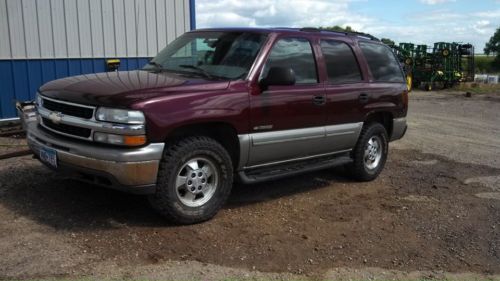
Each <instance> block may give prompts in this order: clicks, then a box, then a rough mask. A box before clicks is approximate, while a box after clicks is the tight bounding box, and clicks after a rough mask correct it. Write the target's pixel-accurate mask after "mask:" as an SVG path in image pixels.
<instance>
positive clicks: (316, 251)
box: [0, 92, 500, 280]
mask: <svg viewBox="0 0 500 281" xmlns="http://www.w3.org/2000/svg"><path fill="white" fill-rule="evenodd" d="M410 106H411V107H410V113H409V117H408V119H409V125H410V128H409V131H408V134H407V136H406V137H405V138H404V139H403V140H401V141H398V142H395V143H392V144H391V150H390V156H389V160H388V162H387V166H386V168H385V170H384V172H383V173H382V174H381V176H380V177H379V178H378V179H377V180H375V181H373V182H370V183H357V182H353V181H351V180H349V179H348V178H346V177H345V176H344V175H345V173H344V171H343V170H342V169H340V168H339V169H330V170H325V171H320V172H316V173H311V174H307V175H303V176H299V177H294V178H291V179H287V180H284V181H280V182H272V183H265V184H260V185H254V186H243V185H236V186H235V187H234V189H233V192H232V195H231V197H230V200H229V203H228V204H227V206H226V207H225V208H224V209H223V210H221V212H220V213H219V214H218V215H217V216H216V217H215V218H214V219H213V220H211V221H209V222H206V223H203V224H199V225H194V226H171V225H168V224H167V223H166V222H165V221H164V220H162V218H161V217H159V216H158V215H157V214H155V213H154V212H153V211H152V210H151V209H150V208H149V206H148V204H147V201H146V200H145V198H143V197H140V196H134V195H129V194H123V193H120V192H116V191H112V190H105V189H101V188H97V187H93V186H89V185H86V184H82V183H79V182H75V181H73V180H71V179H64V178H60V177H59V176H57V175H56V174H54V173H53V172H51V171H49V170H48V169H46V168H45V167H43V166H42V165H41V164H40V163H38V162H37V161H36V160H33V159H32V158H31V157H29V156H25V157H19V158H12V159H8V160H0V253H2V255H0V279H5V278H16V279H17V278H52V277H56V278H58V277H61V278H73V277H90V278H118V279H123V278H140V279H152V280H159V279H176V280H180V279H182V280H199V279H202V280H218V279H223V278H240V279H249V278H250V279H262V278H264V279H273V280H281V279H305V278H312V279H325V278H326V279H338V280H350V279H355V280H359V279H384V280H387V279H406V280H408V279H419V278H452V279H457V280H471V279H478V278H479V279H484V278H491V279H498V280H500V234H499V229H500V196H499V195H500V185H499V182H500V181H499V178H500V162H499V155H500V139H499V138H498V137H499V132H500V125H499V124H500V95H491V94H490V95H484V94H483V95H474V96H473V97H472V98H466V97H464V96H463V95H462V94H461V93H454V92H439V93H436V92H433V93H424V92H413V93H412V94H411V105H410ZM0 144H16V145H23V141H22V140H19V139H18V140H13V139H7V138H0ZM5 147H6V146H0V153H2V152H5V150H6V148H5ZM9 149H11V148H9Z"/></svg>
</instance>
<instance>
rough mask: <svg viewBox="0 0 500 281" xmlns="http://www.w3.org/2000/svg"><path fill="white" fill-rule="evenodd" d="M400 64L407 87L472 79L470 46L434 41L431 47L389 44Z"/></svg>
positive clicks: (445, 83)
mask: <svg viewBox="0 0 500 281" xmlns="http://www.w3.org/2000/svg"><path fill="white" fill-rule="evenodd" d="M391 47H392V48H393V50H394V52H395V54H396V55H397V57H398V58H399V60H400V62H401V64H402V65H403V67H404V70H405V73H406V77H407V82H408V89H410V90H411V88H413V87H420V86H424V88H425V90H427V91H430V90H432V89H433V88H434V87H438V86H440V87H441V88H448V87H452V86H454V85H455V84H457V83H460V82H470V81H473V80H474V72H475V69H474V46H472V45H471V44H459V43H445V42H437V43H434V46H432V47H431V46H427V45H415V44H412V43H400V44H399V45H398V46H396V45H394V46H391Z"/></svg>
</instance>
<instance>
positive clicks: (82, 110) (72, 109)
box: [43, 98, 94, 119]
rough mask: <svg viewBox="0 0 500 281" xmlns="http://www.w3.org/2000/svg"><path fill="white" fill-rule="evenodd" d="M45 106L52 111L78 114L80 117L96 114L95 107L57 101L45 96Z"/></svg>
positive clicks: (89, 116) (88, 117)
mask: <svg viewBox="0 0 500 281" xmlns="http://www.w3.org/2000/svg"><path fill="white" fill-rule="evenodd" d="M43 107H45V108H46V109H48V110H50V111H57V112H61V113H63V114H66V115H71V116H76V117H80V118H85V119H90V118H92V116H93V115H94V109H93V108H90V107H82V106H77V105H73V104H69V103H61V102H56V101H54V100H49V99H46V98H43Z"/></svg>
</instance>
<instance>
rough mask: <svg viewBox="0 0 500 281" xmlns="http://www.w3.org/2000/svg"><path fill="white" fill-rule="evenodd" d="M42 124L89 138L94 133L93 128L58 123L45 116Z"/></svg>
mask: <svg viewBox="0 0 500 281" xmlns="http://www.w3.org/2000/svg"><path fill="white" fill-rule="evenodd" d="M42 124H43V125H44V126H46V127H49V128H50V129H52V130H55V131H58V132H61V133H64V134H66V135H72V136H78V137H81V138H86V139H87V138H90V135H91V134H92V130H90V129H88V128H82V127H77V126H72V125H67V124H56V123H53V122H52V121H51V120H49V119H47V118H43V117H42Z"/></svg>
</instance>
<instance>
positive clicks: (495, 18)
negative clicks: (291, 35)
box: [196, 0, 500, 53]
mask: <svg viewBox="0 0 500 281" xmlns="http://www.w3.org/2000/svg"><path fill="white" fill-rule="evenodd" d="M333 25H340V26H342V27H345V26H351V27H352V28H353V29H354V30H357V31H362V32H366V33H370V34H372V35H374V36H376V37H379V38H390V39H392V40H394V41H396V42H398V43H399V42H412V43H416V44H432V43H434V42H462V43H472V44H474V46H475V47H476V53H483V49H484V45H485V43H486V42H488V40H489V38H490V37H491V36H492V35H493V33H494V32H495V30H496V29H497V28H499V27H500V0H399V1H398V0H196V27H197V28H204V27H242V26H244V27H319V26H333Z"/></svg>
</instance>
